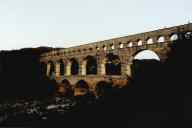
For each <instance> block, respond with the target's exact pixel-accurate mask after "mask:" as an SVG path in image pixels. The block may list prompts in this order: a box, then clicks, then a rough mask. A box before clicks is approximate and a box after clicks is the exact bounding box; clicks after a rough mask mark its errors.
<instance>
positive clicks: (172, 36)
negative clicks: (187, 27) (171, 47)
mask: <svg viewBox="0 0 192 128" xmlns="http://www.w3.org/2000/svg"><path fill="white" fill-rule="evenodd" d="M178 39H179V37H178V34H172V35H171V36H170V41H176V40H178Z"/></svg>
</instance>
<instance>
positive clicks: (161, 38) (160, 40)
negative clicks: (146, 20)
mask: <svg viewBox="0 0 192 128" xmlns="http://www.w3.org/2000/svg"><path fill="white" fill-rule="evenodd" d="M157 42H158V43H163V42H165V37H164V36H159V38H158V39H157Z"/></svg>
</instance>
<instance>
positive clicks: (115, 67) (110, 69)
mask: <svg viewBox="0 0 192 128" xmlns="http://www.w3.org/2000/svg"><path fill="white" fill-rule="evenodd" d="M105 70H106V75H121V61H120V59H119V56H118V55H114V54H113V53H109V54H107V56H106V64H105Z"/></svg>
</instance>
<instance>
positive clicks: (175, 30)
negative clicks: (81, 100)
mask: <svg viewBox="0 0 192 128" xmlns="http://www.w3.org/2000/svg"><path fill="white" fill-rule="evenodd" d="M191 32H192V24H185V25H180V26H174V27H170V28H164V29H159V30H155V31H150V32H145V33H140V34H135V35H130V36H125V37H120V38H114V39H109V40H104V41H99V42H94V43H90V44H85V45H80V46H76V47H71V48H66V49H60V50H52V51H50V52H48V53H44V54H42V55H41V59H40V61H41V63H42V65H44V66H42V67H44V68H43V69H42V70H43V72H44V73H45V74H46V75H47V76H48V77H52V78H54V79H56V80H57V82H58V83H62V81H65V83H66V81H67V82H68V83H69V84H70V85H71V87H72V88H73V89H75V88H76V86H78V87H79V84H86V86H87V88H89V90H91V91H94V90H95V89H96V86H97V85H98V84H99V82H101V81H112V82H113V86H117V85H125V84H126V83H127V80H128V79H127V78H128V77H131V68H130V66H131V64H132V63H133V60H134V57H135V56H136V55H137V54H139V53H140V52H142V51H143V50H151V51H153V52H154V53H156V54H157V55H158V56H159V58H160V61H162V62H163V61H166V59H167V54H168V52H170V50H171V49H170V45H171V44H174V41H175V40H177V39H179V38H180V37H181V36H180V33H186V36H187V34H191ZM63 86H64V85H63ZM84 87H85V86H84Z"/></svg>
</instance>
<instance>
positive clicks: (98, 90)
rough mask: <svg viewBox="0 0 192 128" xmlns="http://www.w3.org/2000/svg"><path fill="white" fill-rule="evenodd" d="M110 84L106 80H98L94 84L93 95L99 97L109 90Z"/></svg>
mask: <svg viewBox="0 0 192 128" xmlns="http://www.w3.org/2000/svg"><path fill="white" fill-rule="evenodd" d="M111 90H112V85H111V84H110V83H109V82H108V81H99V82H97V84H96V85H95V95H96V96H98V97H100V96H103V95H105V94H106V93H108V92H111Z"/></svg>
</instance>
